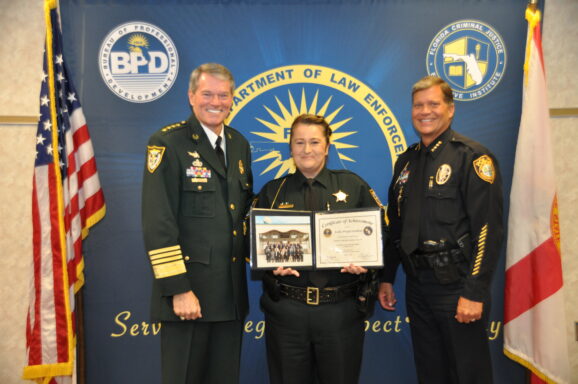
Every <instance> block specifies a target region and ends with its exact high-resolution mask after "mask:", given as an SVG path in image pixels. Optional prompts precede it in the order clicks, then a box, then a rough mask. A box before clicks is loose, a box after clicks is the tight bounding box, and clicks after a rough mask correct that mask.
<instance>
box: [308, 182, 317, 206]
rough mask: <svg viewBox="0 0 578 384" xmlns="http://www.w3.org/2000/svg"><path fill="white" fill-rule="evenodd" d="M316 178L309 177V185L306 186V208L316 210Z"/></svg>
mask: <svg viewBox="0 0 578 384" xmlns="http://www.w3.org/2000/svg"><path fill="white" fill-rule="evenodd" d="M313 183H315V179H307V186H306V187H305V209H307V210H308V211H315V209H316V208H317V207H316V206H315V190H314V189H313Z"/></svg>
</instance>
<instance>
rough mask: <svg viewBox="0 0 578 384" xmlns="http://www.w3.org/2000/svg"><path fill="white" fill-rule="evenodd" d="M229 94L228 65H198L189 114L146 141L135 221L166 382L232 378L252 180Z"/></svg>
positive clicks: (243, 302)
mask: <svg viewBox="0 0 578 384" xmlns="http://www.w3.org/2000/svg"><path fill="white" fill-rule="evenodd" d="M233 90H234V80H233V77H232V75H231V73H230V72H229V70H228V69H227V68H225V67H223V66H222V65H219V64H212V63H211V64H203V65H201V66H199V67H198V68H197V69H195V70H194V71H193V72H192V74H191V77H190V83H189V102H190V104H191V107H192V109H193V114H192V115H191V116H190V117H189V119H188V120H187V121H182V122H180V123H176V124H172V125H169V126H166V127H164V128H162V129H160V130H159V131H157V132H156V133H154V134H153V135H152V136H151V138H150V140H149V145H148V151H147V159H146V167H145V171H144V180H143V193H142V221H143V232H144V239H145V247H146V250H147V253H148V257H149V260H150V263H151V266H152V270H153V273H154V280H153V289H152V291H153V292H152V300H151V313H152V320H153V321H160V322H162V328H161V356H162V378H163V383H165V384H185V383H188V384H190V383H202V384H205V383H237V382H238V381H239V365H240V352H241V337H242V328H243V319H244V318H245V316H246V315H247V312H248V297H247V282H246V275H245V258H246V255H245V246H244V233H245V232H246V228H245V226H244V224H243V219H244V216H245V214H246V212H247V208H248V206H249V205H250V201H251V199H252V195H253V193H252V184H253V180H252V174H251V153H250V147H249V144H248V142H247V140H246V139H245V138H244V137H243V136H242V135H241V134H240V133H239V132H238V131H236V130H234V129H233V128H231V127H228V126H225V125H224V123H223V122H224V120H225V118H226V117H227V116H228V114H229V112H230V109H231V105H232V102H233Z"/></svg>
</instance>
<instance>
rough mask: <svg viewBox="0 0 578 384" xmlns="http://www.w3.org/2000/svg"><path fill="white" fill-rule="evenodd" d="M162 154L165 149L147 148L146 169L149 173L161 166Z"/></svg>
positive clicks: (151, 146)
mask: <svg viewBox="0 0 578 384" xmlns="http://www.w3.org/2000/svg"><path fill="white" fill-rule="evenodd" d="M164 153H165V147H156V146H154V145H149V146H147V169H148V170H149V172H150V173H153V172H154V171H155V170H156V169H157V168H158V166H159V165H160V164H161V161H162V160H163V155H164Z"/></svg>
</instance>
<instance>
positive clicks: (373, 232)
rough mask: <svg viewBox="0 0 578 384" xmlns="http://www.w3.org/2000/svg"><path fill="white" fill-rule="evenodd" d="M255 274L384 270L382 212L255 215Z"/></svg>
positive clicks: (266, 211) (258, 211)
mask: <svg viewBox="0 0 578 384" xmlns="http://www.w3.org/2000/svg"><path fill="white" fill-rule="evenodd" d="M250 220H251V223H250V227H251V269H276V268H278V267H284V268H288V267H290V268H299V269H310V270H314V269H335V268H342V267H344V266H346V265H349V264H355V265H359V266H363V267H373V268H375V267H378V268H379V267H383V252H382V250H383V243H382V224H381V223H382V218H381V210H380V209H379V208H368V209H352V210H342V211H321V212H310V211H291V210H279V209H257V208H253V209H251V212H250Z"/></svg>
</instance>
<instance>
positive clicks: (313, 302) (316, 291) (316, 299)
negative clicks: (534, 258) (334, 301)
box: [305, 287, 319, 305]
mask: <svg viewBox="0 0 578 384" xmlns="http://www.w3.org/2000/svg"><path fill="white" fill-rule="evenodd" d="M311 295H313V298H311ZM305 302H306V303H307V304H309V305H319V288H317V287H307V297H306V298H305Z"/></svg>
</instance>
